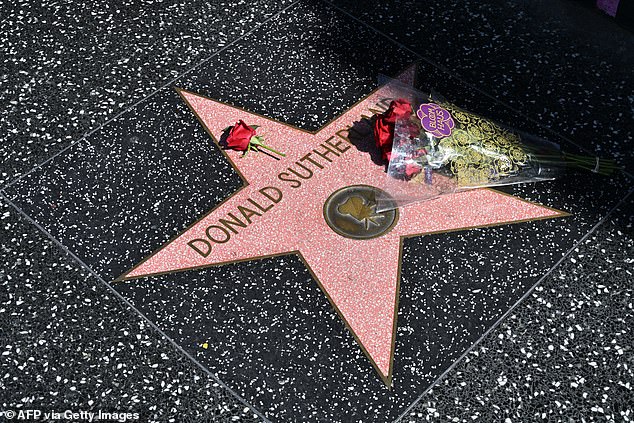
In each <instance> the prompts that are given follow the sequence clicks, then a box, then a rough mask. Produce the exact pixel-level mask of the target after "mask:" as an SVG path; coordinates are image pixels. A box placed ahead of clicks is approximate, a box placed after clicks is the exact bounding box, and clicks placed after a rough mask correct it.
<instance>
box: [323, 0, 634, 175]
mask: <svg viewBox="0 0 634 423" xmlns="http://www.w3.org/2000/svg"><path fill="white" fill-rule="evenodd" d="M321 1H322V2H324V3H326V4H328V5H330V6H331V7H333V8H335V9H337V10H338V11H339V12H341V13H343V14H345V15H346V16H348V17H349V18H351V19H353V20H354V21H356V22H358V23H359V24H361V25H363V26H365V27H366V28H368V29H370V30H371V31H374V32H376V33H377V34H379V35H380V36H382V37H384V38H385V39H387V40H389V41H390V42H392V43H394V44H396V45H397V46H398V47H399V48H401V49H403V50H405V51H408V52H410V53H411V54H413V55H414V56H416V58H418V59H419V60H422V61H424V62H425V63H427V64H429V65H431V66H433V67H435V68H436V69H438V70H440V71H442V72H444V73H446V74H447V75H449V76H450V77H452V78H454V79H456V80H458V81H460V82H461V83H463V84H464V85H466V86H467V87H469V88H471V89H473V90H475V91H477V92H479V93H480V94H482V95H483V96H485V97H487V98H489V99H491V100H493V101H494V102H495V103H497V104H499V105H500V106H503V107H506V108H507V109H509V110H511V111H513V112H515V113H517V114H518V115H519V116H522V117H523V118H525V119H527V120H528V121H529V122H530V123H533V124H535V125H537V126H539V127H540V128H542V129H545V130H546V131H548V132H549V133H551V134H553V135H555V136H557V137H559V138H560V139H562V140H564V141H566V142H568V143H570V144H572V145H574V146H576V147H578V148H580V149H581V150H583V151H584V152H586V153H588V154H590V155H595V153H594V152H592V151H589V150H587V149H586V148H585V147H583V146H581V145H579V144H577V143H576V142H574V141H573V140H572V139H570V138H568V137H567V136H565V135H562V134H561V133H559V132H557V131H555V130H554V129H552V128H551V127H549V126H547V125H544V124H543V123H541V122H540V121H538V120H537V119H534V118H532V117H530V116H528V115H527V114H526V113H525V112H522V111H521V110H520V109H518V108H516V107H514V106H511V105H510V104H508V103H506V102H504V101H502V100H500V99H498V98H497V97H495V96H494V95H492V94H489V93H488V92H487V91H485V90H483V89H482V88H480V87H478V86H477V85H474V84H472V83H471V82H469V81H467V80H466V79H464V78H463V77H462V76H460V75H458V74H457V73H454V72H452V71H451V70H450V69H448V68H447V67H445V66H443V65H440V64H438V63H436V62H435V61H433V60H431V59H429V58H428V57H425V56H423V55H422V54H420V53H418V52H417V51H416V50H414V49H413V48H411V47H408V46H406V45H405V44H403V43H402V42H400V41H398V40H396V39H395V38H394V37H392V36H390V35H389V34H386V33H385V32H383V31H381V30H380V29H378V28H376V27H375V26H373V25H372V24H369V23H367V22H365V21H364V20H362V19H360V18H358V17H356V16H355V15H353V14H352V13H350V12H348V11H347V10H345V9H342V8H341V7H339V6H337V5H336V4H334V3H333V2H332V0H321ZM622 173H623V174H624V175H625V176H627V177H628V178H629V179H634V175H632V174H631V173H629V172H627V171H625V170H622Z"/></svg>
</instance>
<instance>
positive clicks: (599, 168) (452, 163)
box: [374, 82, 615, 211]
mask: <svg viewBox="0 0 634 423" xmlns="http://www.w3.org/2000/svg"><path fill="white" fill-rule="evenodd" d="M393 84H398V82H393ZM398 91H399V94H401V98H399V99H398V100H395V101H394V102H392V104H391V105H390V109H389V110H388V111H387V112H385V113H383V114H381V115H377V116H375V118H374V135H375V141H376V143H377V146H378V147H379V148H380V149H381V150H382V151H383V153H384V157H386V158H388V159H389V165H388V169H387V179H386V183H385V186H384V187H383V189H384V191H385V192H386V193H387V194H389V196H390V198H381V197H380V196H379V198H377V211H383V210H387V209H389V208H394V207H395V204H396V206H403V205H406V204H409V203H412V202H417V201H422V200H427V199H431V198H435V197H437V196H439V195H443V194H448V193H452V192H457V191H460V190H465V189H473V188H480V187H491V186H500V185H511V184H517V183H525V182H537V181H545V180H552V179H554V178H556V177H558V176H559V175H561V174H562V173H563V171H564V170H565V169H567V168H568V169H569V168H577V169H584V170H588V171H592V172H594V173H599V174H610V173H611V172H613V171H614V169H615V165H614V163H613V162H612V161H610V160H603V159H600V158H598V157H589V156H582V155H576V154H569V153H566V152H563V151H562V150H561V149H560V147H559V145H558V144H556V143H553V142H550V141H547V140H544V139H541V138H538V137H535V136H532V135H530V134H526V133H523V132H520V131H517V130H513V129H511V128H508V127H505V126H503V125H500V124H497V123H494V122H492V121H490V120H489V119H486V118H483V117H481V116H478V115H476V114H473V113H469V112H467V111H465V110H462V109H460V108H459V107H457V106H455V105H453V104H450V103H448V102H447V101H445V100H444V99H442V98H440V97H439V96H435V95H426V94H424V93H422V92H420V91H417V90H414V89H412V88H410V87H406V86H402V87H400V88H399V90H398ZM388 150H391V151H389V153H388Z"/></svg>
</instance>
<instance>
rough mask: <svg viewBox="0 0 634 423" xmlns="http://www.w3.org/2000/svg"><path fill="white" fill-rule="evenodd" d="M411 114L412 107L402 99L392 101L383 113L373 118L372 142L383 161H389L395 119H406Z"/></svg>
mask: <svg viewBox="0 0 634 423" xmlns="http://www.w3.org/2000/svg"><path fill="white" fill-rule="evenodd" d="M411 113H412V106H411V104H409V102H408V101H407V100H405V99H403V98H400V99H398V100H394V101H392V102H391V103H390V107H389V108H388V109H387V111H386V112H385V113H381V114H379V115H376V116H375V120H374V141H375V142H376V146H377V147H378V148H379V150H381V157H383V160H390V156H391V155H392V143H393V142H394V124H395V122H396V120H397V119H402V118H408V117H409V115H410V114H411Z"/></svg>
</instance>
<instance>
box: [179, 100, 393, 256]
mask: <svg viewBox="0 0 634 423" xmlns="http://www.w3.org/2000/svg"><path fill="white" fill-rule="evenodd" d="M391 101H392V98H383V99H381V100H380V101H379V102H377V104H376V108H369V109H368V111H369V112H370V114H373V113H381V112H384V111H385V110H387V105H389V103H390V102H391ZM360 117H361V118H365V119H369V118H370V116H367V115H362V116H360ZM353 131H355V129H354V128H352V127H347V128H345V129H342V130H339V131H337V132H335V135H333V136H331V137H330V138H328V139H326V140H325V141H323V142H322V143H321V144H319V146H318V147H317V148H315V149H313V150H312V151H310V152H309V153H308V154H306V155H305V156H303V157H301V158H300V159H299V160H297V161H296V162H295V163H293V165H291V166H289V167H288V168H287V169H285V170H284V171H282V172H280V173H279V174H278V175H277V179H278V180H280V181H281V185H280V186H272V185H269V186H265V187H262V188H260V189H259V190H258V193H259V194H258V195H257V196H253V197H249V198H247V199H246V201H245V202H244V203H243V204H241V205H239V206H237V207H236V209H235V211H233V212H230V213H227V215H226V217H223V218H221V219H218V221H217V222H216V223H214V224H213V225H209V226H207V227H206V228H205V230H204V234H201V236H200V237H198V238H194V239H192V240H191V241H189V242H188V243H187V245H189V247H190V248H192V249H193V250H194V251H196V253H198V254H200V255H201V256H202V257H207V256H209V254H211V252H212V250H213V248H214V245H217V244H224V243H226V242H228V241H229V240H230V239H231V237H232V236H235V235H237V234H238V233H239V232H240V229H241V228H246V227H247V226H249V225H251V224H252V223H254V222H255V221H256V220H257V219H258V218H259V217H261V216H262V215H264V214H265V213H267V212H268V211H269V210H271V209H273V207H275V205H276V204H278V203H280V202H281V201H283V200H284V190H283V189H282V188H291V189H299V188H301V187H302V182H303V181H307V180H309V179H311V178H312V177H313V175H315V174H316V173H317V172H320V171H322V170H324V169H325V168H326V167H327V166H328V164H329V163H332V162H333V160H336V159H337V158H339V157H341V156H342V155H343V154H344V153H345V152H346V151H348V150H349V149H350V148H351V147H352V143H351V142H350V138H349V136H348V134H349V133H350V132H353Z"/></svg>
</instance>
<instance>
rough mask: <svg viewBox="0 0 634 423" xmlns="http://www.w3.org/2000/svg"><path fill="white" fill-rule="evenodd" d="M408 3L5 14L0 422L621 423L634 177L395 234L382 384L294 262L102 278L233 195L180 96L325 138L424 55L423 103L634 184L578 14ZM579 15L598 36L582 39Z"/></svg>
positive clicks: (627, 145)
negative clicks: (582, 155) (591, 162)
mask: <svg viewBox="0 0 634 423" xmlns="http://www.w3.org/2000/svg"><path fill="white" fill-rule="evenodd" d="M413 6H414V4H413V3H411V4H410V2H408V3H407V4H406V5H404V7H401V8H398V7H392V8H389V10H384V6H381V5H380V4H377V5H365V6H360V3H355V4H348V3H347V2H337V8H332V7H331V6H330V5H329V4H328V3H324V2H310V3H309V2H298V3H290V2H285V3H280V2H265V1H262V2H248V3H247V2H243V3H241V4H240V5H238V6H235V3H231V4H229V3H226V4H222V3H217V4H212V5H209V4H206V5H197V4H194V3H191V2H190V3H187V5H178V4H160V6H158V7H157V5H152V4H145V5H143V4H141V3H139V2H136V3H133V4H130V5H127V6H126V7H120V9H119V11H117V10H116V9H109V8H108V7H98V8H95V9H94V10H92V11H91V10H87V9H85V8H83V9H79V10H77V8H76V7H74V6H72V5H67V6H59V5H58V6H55V7H54V8H53V9H54V10H53V9H30V8H29V6H27V5H26V4H24V5H20V4H16V5H13V6H12V9H13V10H12V11H6V13H4V12H5V10H3V19H4V21H3V22H7V25H6V26H4V25H3V30H2V37H3V39H6V40H9V41H10V42H6V43H3V44H2V46H3V47H1V48H3V49H5V52H4V53H6V54H4V55H3V57H6V59H3V63H2V67H3V72H2V80H1V81H2V90H1V92H2V96H3V97H2V98H3V99H5V101H6V103H8V104H9V105H10V106H9V107H7V108H5V109H4V110H3V111H2V118H1V119H0V125H1V128H2V133H3V136H6V139H7V142H4V143H3V145H2V148H3V150H2V160H3V167H2V170H1V175H2V178H3V182H4V187H3V190H2V195H3V204H2V210H1V213H2V214H1V216H0V217H1V218H2V221H1V227H2V232H1V234H2V250H1V253H0V254H2V261H3V264H4V267H3V269H4V271H3V272H2V274H1V275H0V277H1V279H0V283H1V284H2V286H3V289H2V293H1V295H2V298H1V299H0V301H1V303H2V304H1V305H0V321H1V322H2V325H1V326H0V336H1V337H2V348H3V351H2V355H1V356H0V370H1V372H0V374H1V376H0V406H1V407H2V408H3V409H18V408H23V409H24V408H40V409H57V410H60V409H67V408H72V409H77V410H99V409H101V410H118V411H135V412H139V413H140V415H141V420H143V421H146V420H147V421H188V420H190V421H236V420H239V421H243V420H260V419H262V418H266V419H270V420H273V421H390V420H394V419H396V418H399V417H401V418H402V419H403V421H426V420H431V421H472V420H475V419H478V418H479V419H482V420H484V421H504V420H505V419H508V420H507V421H530V420H546V419H551V420H564V421H568V420H570V421H580V420H582V419H585V420H586V421H590V420H593V419H596V420H605V419H606V418H607V419H608V420H614V421H628V420H631V419H632V418H634V406H633V404H632V398H633V396H634V392H632V390H633V386H632V385H633V384H634V378H633V377H632V376H633V374H632V365H634V363H633V361H634V355H633V354H634V351H633V349H632V348H633V343H632V339H633V336H632V335H633V334H632V332H631V327H632V324H634V322H633V321H632V319H633V317H632V316H633V313H634V312H633V310H632V307H633V306H632V280H633V276H632V273H633V272H634V270H633V267H634V265H633V262H632V257H633V256H634V254H633V252H634V251H633V238H632V236H633V234H634V231H633V230H632V220H631V216H632V214H633V213H632V211H633V209H634V206H633V204H632V199H631V196H630V199H628V200H627V201H625V202H622V203H620V204H619V202H620V201H621V200H622V199H623V198H625V197H626V196H627V194H628V192H629V191H630V189H631V187H632V182H631V179H628V178H627V176H623V175H617V176H615V177H613V178H608V179H599V178H595V177H591V176H584V177H568V178H564V179H562V180H559V181H557V182H553V183H547V184H542V185H540V186H527V187H515V188H513V189H510V190H507V191H508V192H509V193H511V194H513V195H517V196H519V197H522V198H525V199H528V200H532V201H537V202H540V203H543V204H546V205H549V206H551V207H555V208H559V209H562V210H566V211H568V212H570V213H571V214H572V216H570V217H568V218H565V219H561V220H552V221H540V222H528V223H522V224H519V225H513V226H502V227H497V228H486V229H478V230H473V231H467V232H460V233H454V234H439V235H433V236H428V237H422V238H412V239H410V240H408V241H407V242H406V244H405V249H404V263H403V279H402V282H401V303H400V311H399V332H398V340H397V345H396V357H397V361H396V363H395V366H396V367H395V374H394V388H393V389H392V390H391V391H388V390H387V389H386V388H385V386H383V385H382V383H381V381H380V380H379V379H378V378H377V377H376V375H375V374H374V373H373V372H372V369H371V368H370V367H369V365H368V363H367V360H366V359H365V357H364V356H363V354H361V352H360V351H359V349H358V347H357V345H356V344H355V342H354V340H353V339H352V337H351V336H350V334H349V333H348V332H347V331H346V329H345V327H343V325H342V324H341V322H340V321H339V319H338V317H337V316H336V314H334V313H333V312H332V310H331V308H330V306H329V304H328V302H327V301H325V299H324V297H323V294H322V293H321V292H320V291H319V290H318V289H317V287H316V286H315V284H314V282H313V281H312V278H311V275H310V274H309V273H308V271H307V270H306V268H305V267H304V265H303V264H302V262H301V261H300V260H299V259H297V258H296V257H294V256H286V257H282V258H272V259H266V260H262V261H257V262H245V263H240V264H232V265H227V266H222V267H218V268H213V269H207V270H202V271H192V272H187V273H180V274H172V275H164V276H160V277H152V278H148V279H144V280H139V281H131V282H126V283H116V284H113V285H112V286H109V285H107V283H108V282H110V281H112V280H113V279H114V278H115V277H116V276H118V275H119V274H121V273H122V272H123V271H125V270H127V269H129V267H130V266H132V265H134V264H136V263H137V262H138V261H139V260H140V259H141V258H143V257H144V256H145V255H147V253H149V252H151V251H153V250H155V249H156V248H157V247H159V246H160V245H161V244H162V243H163V242H165V241H166V240H167V239H169V238H171V237H172V236H173V235H174V234H176V233H178V232H179V231H180V230H182V229H183V228H184V227H186V226H187V225H188V224H189V223H191V221H192V220H194V219H196V218H197V217H198V215H200V214H201V213H203V212H204V211H206V210H208V209H209V208H211V207H213V206H214V205H215V204H217V203H218V202H220V201H222V200H223V199H224V198H226V197H227V196H228V195H230V194H231V193H232V192H233V191H235V190H236V189H237V188H238V187H239V184H240V180H239V178H238V177H237V175H236V174H235V172H234V170H233V169H232V168H231V167H230V166H228V164H227V163H226V161H224V159H223V157H222V156H221V155H220V154H218V151H217V149H216V148H215V147H214V146H213V145H212V144H211V143H210V142H209V140H208V137H207V135H206V134H205V132H204V131H203V130H202V128H201V127H200V125H199V123H198V122H196V120H195V119H194V118H193V116H192V115H191V113H190V111H189V110H188V109H187V108H186V107H185V106H184V104H183V103H182V101H181V100H180V99H179V98H178V96H177V95H176V93H175V92H174V90H173V89H172V87H173V86H179V87H182V88H186V89H189V90H192V91H195V92H199V93H202V94H204V95H207V96H209V97H213V98H217V99H219V100H222V101H227V102H229V103H232V104H235V105H239V106H242V107H244V108H246V109H248V110H252V111H255V112H259V113H262V114H265V115H266V116H269V117H271V118H274V119H278V120H281V121H284V122H288V123H291V124H294V125H297V126H300V127H302V128H306V129H315V128H318V127H319V126H321V125H322V124H324V123H325V122H327V121H328V120H329V119H331V118H333V117H335V116H337V115H338V114H340V113H342V112H343V111H345V110H346V109H347V108H348V107H349V106H350V105H352V104H353V103H354V102H355V101H357V100H358V99H359V98H361V97H363V96H364V95H365V94H367V93H368V92H369V91H370V90H371V89H372V88H373V87H374V86H375V80H376V75H377V74H378V73H385V74H388V75H394V74H395V73H397V72H398V71H399V70H400V69H402V68H403V67H404V66H406V65H407V64H409V63H410V62H411V61H412V60H415V59H416V58H417V54H421V55H423V56H425V57H428V58H430V59H433V60H434V61H437V62H438V63H439V64H440V65H442V66H444V67H447V68H451V69H452V72H451V73H447V72H445V71H444V70H443V69H442V66H441V67H440V68H439V67H434V66H431V65H430V64H429V63H426V62H424V63H423V67H422V70H423V72H422V75H421V78H420V81H419V84H420V85H421V86H422V87H425V88H434V89H437V90H438V91H440V92H442V93H443V94H444V95H445V96H447V97H448V98H450V99H452V100H454V101H456V102H459V103H460V104H461V105H464V106H465V107H467V108H470V109H472V110H474V111H479V112H481V113H484V114H487V115H489V116H493V117H495V118H496V119H498V120H501V121H505V122H509V123H512V124H514V125H516V126H519V127H521V128H524V129H528V130H532V132H537V133H541V134H543V135H549V136H551V137H555V139H556V140H558V141H560V142H562V143H564V144H566V143H568V142H569V141H567V140H566V139H564V138H568V139H574V143H575V144H576V145H577V146H579V147H580V148H582V149H586V150H591V151H597V152H599V153H601V154H607V155H614V156H615V157H616V158H617V159H618V160H619V161H621V163H623V164H624V165H625V166H626V167H628V170H631V160H630V159H631V158H632V150H633V149H632V147H631V145H632V144H631V143H632V125H631V122H632V117H633V113H634V112H633V110H632V102H633V98H634V97H633V96H634V93H633V92H632V87H633V85H632V75H631V73H629V74H628V73H627V71H626V69H627V68H628V66H630V68H631V64H632V63H633V61H632V57H631V51H632V49H631V46H632V44H633V41H632V35H631V34H630V33H627V32H624V31H623V30H621V29H620V28H618V27H616V26H614V25H612V24H611V23H610V21H608V20H603V19H607V18H603V17H601V16H599V15H594V14H592V12H591V11H588V10H585V9H577V8H576V6H575V5H571V4H569V3H567V2H562V5H561V7H560V8H557V7H553V6H549V7H548V8H547V9H546V10H545V11H543V12H541V13H540V12H537V11H536V10H535V9H534V8H530V9H528V8H526V9H525V8H524V6H521V5H518V4H514V5H512V4H511V3H507V2H502V1H489V2H475V3H471V2H468V3H464V2H461V3H460V5H458V4H453V5H445V6H444V7H443V8H441V7H440V6H439V5H433V6H432V5H427V6H425V7H423V6H417V7H418V9H417V11H416V13H408V19H405V18H404V17H403V13H404V12H403V10H404V8H405V7H413ZM1 7H3V8H6V7H7V6H1ZM571 10H572V11H573V12H575V13H574V14H572V15H571V14H570V11H571ZM465 11H466V12H467V13H465ZM558 13H559V15H557V14H558ZM514 14H517V16H520V17H521V18H522V19H512V16H514ZM562 14H565V15H562ZM569 15H571V16H574V18H568V19H567V20H562V19H563V18H562V16H569ZM549 16H550V18H549ZM549 19H550V20H549ZM544 20H545V21H546V22H547V23H548V25H542V23H543V22H544ZM403 22H409V23H408V24H407V25H404V24H402V23H403ZM460 22H467V23H469V22H471V23H473V22H480V23H482V24H481V25H479V26H478V27H477V28H476V26H475V25H471V26H469V25H465V24H463V23H460ZM579 22H582V23H588V22H590V23H596V24H597V25H598V24H599V23H601V24H605V25H602V26H601V27H597V28H600V29H597V31H596V32H597V34H596V36H595V37H594V38H593V41H592V42H591V43H588V42H587V40H586V39H582V40H577V38H576V37H577V36H578V35H579V32H582V31H579V30H578V27H576V26H575V25H577V24H578V23H579ZM260 23H262V25H261V26H258V25H259V24H260ZM451 23H453V24H452V25H450V24H451ZM459 23H460V24H459ZM366 24H367V25H366ZM575 28H577V29H575ZM375 29H378V31H381V32H383V33H385V34H387V35H389V37H385V36H383V35H381V33H379V32H377V31H376V30H375ZM419 31H422V32H419ZM33 34H37V35H38V36H40V37H41V39H40V40H39V42H36V40H37V38H35V40H33V39H32V37H33ZM80 35H83V37H82V36H80ZM555 35H556V36H555ZM389 38H392V39H393V40H391V39H389ZM425 40H433V42H435V43H439V42H441V41H443V42H444V41H446V44H443V46H444V48H443V49H442V50H441V49H430V48H429V45H430V44H429V43H428V42H425ZM394 41H396V42H397V43H402V44H401V45H400V46H399V45H398V44H394ZM608 46H610V48H613V49H615V50H616V51H617V52H620V53H619V54H609V53H606V52H607V51H609V48H608ZM466 47H468V48H466ZM562 51H563V52H564V54H563V55H562ZM505 52H510V53H507V56H506V57H505V56H504V53H505ZM26 57H32V58H33V59H35V58H37V60H36V61H35V63H39V64H38V65H36V66H33V63H31V62H28V61H27V62H26V63H25V61H24V60H23V59H22V58H26ZM80 58H82V59H81V60H80ZM597 63H598V64H599V65H600V66H599V67H597V66H595V65H596V64H597ZM579 69H581V70H582V71H580V72H577V71H578V70H579ZM474 87H475V88H474ZM476 88H477V89H476ZM483 92H484V93H486V94H483ZM504 104H510V105H511V106H512V108H514V109H515V110H512V109H510V108H508V107H506V106H505V105H504ZM535 122H540V123H541V126H539V127H535ZM100 125H103V126H100ZM553 130H554V131H555V132H560V133H564V134H566V137H564V138H561V137H556V136H555V135H553V134H552V131H553ZM83 134H86V136H85V137H84V138H82V135H83ZM596 134H601V135H602V136H601V137H599V138H597V137H596ZM56 153H59V154H58V155H55V154H56ZM45 161H46V162H45ZM42 162H44V163H43V165H42V166H38V167H36V168H34V165H36V164H41V163H42ZM448 252H449V253H450V254H448ZM421 269H424V271H423V270H421ZM222 281H239V282H240V283H235V282H233V283H231V284H227V283H222ZM263 281H265V282H266V283H264V284H263V283H262V282H263ZM132 282H134V283H132ZM535 284H538V286H537V288H536V289H535V290H533V291H532V292H531V291H530V289H531V288H532V287H533V286H534V285H535ZM524 297H526V298H525V299H524V300H523V301H521V302H520V300H522V299H523V298H524ZM300 305H301V306H300ZM514 306H515V308H513V310H512V311H511V312H510V314H508V316H506V318H505V319H504V320H503V321H502V323H501V324H500V325H499V326H497V327H494V326H495V325H496V324H497V323H498V322H499V319H500V318H501V317H503V316H504V315H505V313H507V311H508V310H509V309H510V308H512V307H514ZM139 311H140V312H142V313H143V315H144V316H145V317H142V316H141V315H140V314H139ZM280 313H282V314H283V315H284V319H280ZM218 322H222V323H221V324H218ZM155 325H156V326H155ZM263 328H267V330H263ZM491 328H493V330H491V332H489V333H487V331H488V330H490V329H491ZM484 335H485V336H484ZM482 336H484V338H483V339H482V340H481V342H480V343H478V344H477V346H476V347H475V348H474V349H473V350H471V352H469V353H467V355H466V357H464V358H463V359H462V360H460V361H457V360H458V359H459V358H460V357H461V356H462V354H463V353H465V351H466V350H467V349H468V348H469V347H470V346H472V345H473V343H474V342H476V341H478V340H479V339H480V338H481V337H482ZM323 340H328V341H327V342H324V341H323ZM203 342H208V347H207V348H202V347H201V344H202V343H203ZM315 357H319V358H318V359H315ZM455 363H457V364H455ZM452 365H454V367H453V368H450V367H451V366H452ZM445 372H446V373H445ZM439 377H442V381H441V382H440V383H439V384H437V385H435V387H434V388H433V389H432V390H431V391H429V392H426V390H427V388H428V387H429V386H430V384H431V383H433V382H434V381H435V380H436V379H437V378H439ZM264 416H265V417H264Z"/></svg>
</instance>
